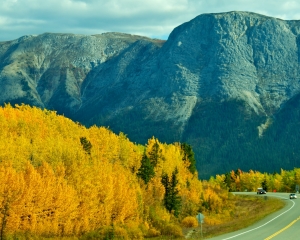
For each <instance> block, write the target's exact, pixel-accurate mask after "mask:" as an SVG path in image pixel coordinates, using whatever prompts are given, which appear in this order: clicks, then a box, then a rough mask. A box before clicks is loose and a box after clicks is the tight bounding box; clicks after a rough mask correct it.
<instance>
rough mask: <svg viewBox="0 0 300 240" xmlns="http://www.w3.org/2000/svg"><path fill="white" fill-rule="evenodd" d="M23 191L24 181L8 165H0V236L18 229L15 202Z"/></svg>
mask: <svg viewBox="0 0 300 240" xmlns="http://www.w3.org/2000/svg"><path fill="white" fill-rule="evenodd" d="M23 191H24V182H23V181H22V178H21V177H20V175H19V174H18V173H17V172H16V171H15V170H14V169H13V168H12V167H11V166H10V165H7V166H1V167H0V238H1V239H4V236H5V235H6V233H10V232H14V231H16V230H17V229H18V226H19V220H20V219H19V218H18V216H19V215H18V214H19V213H18V211H17V210H18V209H17V208H16V204H17V203H18V202H19V201H20V199H21V196H22V192H23Z"/></svg>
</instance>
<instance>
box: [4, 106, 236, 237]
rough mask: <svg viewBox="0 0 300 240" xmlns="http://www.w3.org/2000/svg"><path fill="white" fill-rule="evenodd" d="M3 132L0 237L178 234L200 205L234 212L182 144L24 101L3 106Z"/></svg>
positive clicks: (215, 218) (217, 216) (211, 217)
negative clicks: (142, 139) (136, 139)
mask: <svg viewBox="0 0 300 240" xmlns="http://www.w3.org/2000/svg"><path fill="white" fill-rule="evenodd" d="M0 133H1V134H0V233H1V238H2V237H3V236H8V235H13V234H25V233H26V234H29V235H30V234H32V235H34V236H40V237H42V236H44V237H45V236H60V237H62V236H85V235H87V234H92V233H93V234H96V235H97V236H98V237H99V239H101V238H103V239H104V238H105V237H107V238H106V239H110V238H109V236H111V235H112V234H113V235H119V236H122V237H124V239H143V237H144V236H158V235H160V234H168V233H172V234H174V235H178V236H179V235H181V234H182V233H181V227H180V226H182V224H188V225H191V224H192V225H195V224H196V219H195V217H194V216H195V215H196V214H197V213H198V212H199V211H201V212H203V213H205V214H206V213H207V214H208V216H207V218H206V222H207V223H208V224H209V223H211V224H213V223H216V222H222V221H226V220H228V219H230V218H231V217H230V214H229V212H230V211H232V209H234V197H233V196H230V195H228V191H227V190H222V189H221V188H220V186H218V185H216V184H209V183H207V182H201V181H200V180H198V176H197V172H196V170H195V161H194V158H193V151H192V149H191V148H190V146H189V145H187V144H180V143H174V144H163V143H161V142H159V141H158V140H157V139H154V138H152V139H149V141H148V143H147V144H146V145H145V146H142V145H137V144H134V143H132V142H130V141H129V140H128V139H127V138H126V136H125V135H124V134H122V133H120V134H119V135H116V134H115V133H113V132H112V131H110V130H109V129H106V128H103V127H91V128H85V127H84V126H82V125H80V124H79V123H75V122H73V121H71V120H70V119H67V118H65V117H63V116H59V115H57V114H56V113H55V112H52V111H48V110H40V109H38V108H36V107H33V108H32V107H29V106H26V105H21V106H17V107H15V108H14V107H12V106H10V105H7V106H5V107H3V108H0ZM191 216H192V217H191Z"/></svg>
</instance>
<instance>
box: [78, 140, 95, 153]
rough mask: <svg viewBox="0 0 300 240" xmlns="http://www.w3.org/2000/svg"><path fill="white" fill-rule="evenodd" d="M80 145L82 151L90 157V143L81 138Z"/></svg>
mask: <svg viewBox="0 0 300 240" xmlns="http://www.w3.org/2000/svg"><path fill="white" fill-rule="evenodd" d="M80 143H81V145H82V147H83V149H84V151H86V153H87V154H89V155H91V148H92V144H91V143H90V141H89V140H87V139H86V137H81V138H80Z"/></svg>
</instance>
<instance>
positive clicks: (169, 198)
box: [161, 168, 181, 217]
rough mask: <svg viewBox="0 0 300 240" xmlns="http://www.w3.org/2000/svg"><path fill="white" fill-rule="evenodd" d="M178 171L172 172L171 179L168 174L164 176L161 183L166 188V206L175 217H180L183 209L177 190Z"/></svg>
mask: <svg viewBox="0 0 300 240" xmlns="http://www.w3.org/2000/svg"><path fill="white" fill-rule="evenodd" d="M177 174H178V169H177V168H176V169H175V170H174V171H173V172H172V177H171V179H169V176H168V174H166V173H164V174H163V175H162V179H161V182H162V184H163V186H164V187H165V196H164V205H165V207H166V209H167V210H168V211H169V212H173V213H174V216H176V217H178V215H179V210H180V207H181V199H180V197H179V195H178V194H179V191H178V189H177V184H178V179H177Z"/></svg>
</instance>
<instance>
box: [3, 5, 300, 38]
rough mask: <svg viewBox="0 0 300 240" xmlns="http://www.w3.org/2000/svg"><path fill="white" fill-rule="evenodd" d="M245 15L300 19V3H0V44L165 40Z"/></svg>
mask: <svg viewBox="0 0 300 240" xmlns="http://www.w3.org/2000/svg"><path fill="white" fill-rule="evenodd" d="M228 11H249V12H256V13H261V14H264V15H268V16H271V17H278V18H281V19H285V20H292V19H293V20H295V19H300V1H299V0H294V1H288V0H287V1H285V0H0V41H6V40H13V39H16V38H19V37H21V36H24V35H30V34H34V35H35V34H41V33H44V32H56V33H76V34H88V35H90V34H98V33H103V32H122V33H130V34H138V35H142V36H147V37H151V38H161V39H167V38H168V36H169V34H170V33H171V31H172V30H173V29H174V28H175V27H176V26H178V25H180V24H182V23H184V22H187V21H190V20H191V19H193V18H195V17H196V16H198V15H200V14H203V13H216V12H228Z"/></svg>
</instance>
